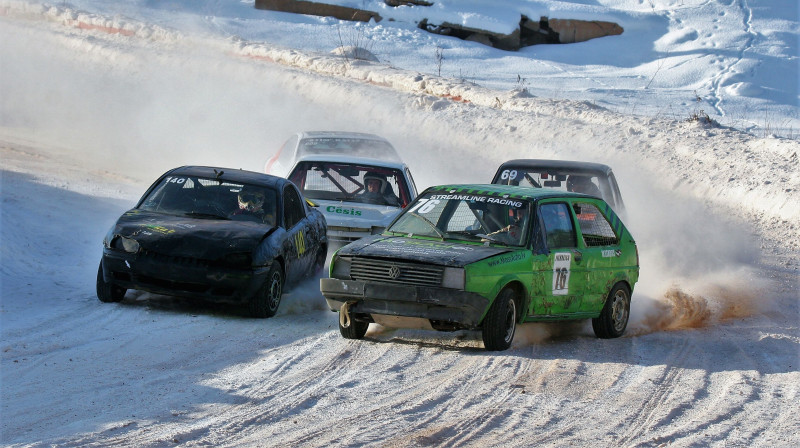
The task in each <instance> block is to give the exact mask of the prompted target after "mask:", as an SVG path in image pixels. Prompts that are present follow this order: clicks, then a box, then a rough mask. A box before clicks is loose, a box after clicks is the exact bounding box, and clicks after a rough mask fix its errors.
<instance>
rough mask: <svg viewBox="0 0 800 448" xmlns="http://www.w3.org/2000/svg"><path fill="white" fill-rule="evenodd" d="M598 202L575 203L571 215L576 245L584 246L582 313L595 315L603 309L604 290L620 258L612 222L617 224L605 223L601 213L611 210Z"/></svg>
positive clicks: (615, 220) (608, 221) (603, 215)
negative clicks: (575, 220)
mask: <svg viewBox="0 0 800 448" xmlns="http://www.w3.org/2000/svg"><path fill="white" fill-rule="evenodd" d="M598 202H599V201H589V200H577V201H575V202H574V203H573V211H574V212H575V216H576V218H577V223H578V231H579V236H580V238H579V241H580V243H581V244H582V245H583V246H584V248H583V249H581V252H582V253H583V267H584V269H585V273H586V284H585V286H584V299H583V303H582V310H583V311H599V310H601V309H602V308H603V304H604V302H605V298H606V295H607V294H608V289H609V288H610V287H611V285H612V284H613V279H614V273H615V268H616V267H617V266H618V265H619V259H620V257H621V255H622V251H621V250H620V245H619V244H620V241H619V235H617V233H616V232H615V231H614V226H612V224H611V223H612V222H619V219H618V218H617V217H616V216H613V218H612V220H609V217H607V216H606V215H605V214H603V213H602V212H601V210H603V209H605V210H608V213H609V214H611V213H613V212H612V211H611V209H610V208H609V207H608V206H607V205H605V204H602V203H598Z"/></svg>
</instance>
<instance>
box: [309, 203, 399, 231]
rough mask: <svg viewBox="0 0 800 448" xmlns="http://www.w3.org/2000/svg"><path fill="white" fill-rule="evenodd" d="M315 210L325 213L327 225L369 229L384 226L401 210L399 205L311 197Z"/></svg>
mask: <svg viewBox="0 0 800 448" xmlns="http://www.w3.org/2000/svg"><path fill="white" fill-rule="evenodd" d="M312 201H314V202H315V203H316V204H317V210H319V211H320V212H322V214H323V215H325V220H326V221H327V222H328V225H329V226H339V227H358V228H364V229H370V228H371V227H372V226H377V227H386V226H388V225H389V223H391V222H392V220H393V219H394V218H395V216H397V214H398V213H400V212H401V211H402V209H401V208H400V207H389V206H386V205H375V204H365V203H362V202H344V201H325V200H318V199H312Z"/></svg>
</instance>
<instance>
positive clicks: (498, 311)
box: [482, 288, 517, 351]
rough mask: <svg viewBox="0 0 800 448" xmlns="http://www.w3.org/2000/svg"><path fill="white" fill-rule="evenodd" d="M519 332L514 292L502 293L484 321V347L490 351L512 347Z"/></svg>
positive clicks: (504, 291) (511, 290)
mask: <svg viewBox="0 0 800 448" xmlns="http://www.w3.org/2000/svg"><path fill="white" fill-rule="evenodd" d="M516 330H517V302H516V300H514V290H513V289H510V288H506V289H504V290H502V291H500V294H498V295H497V298H496V299H494V303H493V304H492V306H491V308H489V312H488V313H487V314H486V318H485V319H484V320H483V332H482V333H483V346H484V347H486V350H489V351H501V350H506V349H507V348H509V347H511V341H513V340H514V333H515V332H516Z"/></svg>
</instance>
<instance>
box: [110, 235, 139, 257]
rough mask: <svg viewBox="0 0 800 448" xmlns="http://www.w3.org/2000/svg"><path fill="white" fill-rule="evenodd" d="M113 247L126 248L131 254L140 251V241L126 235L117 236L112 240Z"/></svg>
mask: <svg viewBox="0 0 800 448" xmlns="http://www.w3.org/2000/svg"><path fill="white" fill-rule="evenodd" d="M111 247H113V248H114V249H117V250H124V251H125V252H128V253H131V254H135V253H136V252H139V242H138V241H136V240H135V239H133V238H126V237H124V236H117V237H116V238H114V240H113V241H112V242H111Z"/></svg>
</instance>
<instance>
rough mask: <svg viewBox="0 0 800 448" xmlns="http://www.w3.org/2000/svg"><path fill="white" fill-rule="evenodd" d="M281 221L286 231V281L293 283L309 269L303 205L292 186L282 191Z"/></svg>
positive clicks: (309, 246)
mask: <svg viewBox="0 0 800 448" xmlns="http://www.w3.org/2000/svg"><path fill="white" fill-rule="evenodd" d="M283 220H284V227H285V229H286V234H287V235H286V240H285V242H284V254H285V257H286V279H287V280H289V281H295V280H297V279H299V278H300V277H302V276H303V274H305V273H306V272H307V271H308V269H310V261H309V260H310V259H311V257H312V254H311V253H310V252H312V251H310V250H308V249H311V248H313V247H314V246H313V245H310V244H309V241H307V234H308V218H307V216H306V207H305V203H304V202H303V200H302V199H301V197H300V194H299V193H298V192H297V189H296V188H295V187H294V185H292V184H287V185H286V186H285V187H284V189H283Z"/></svg>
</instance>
